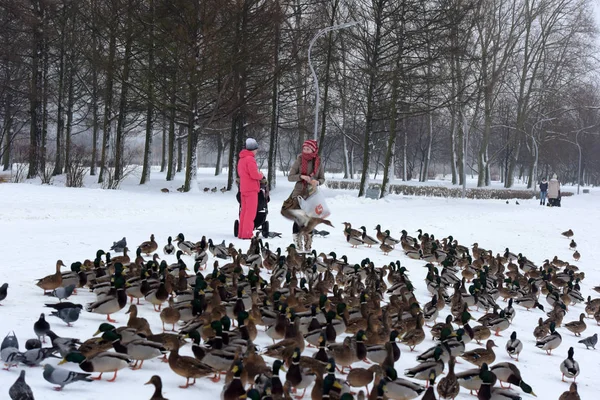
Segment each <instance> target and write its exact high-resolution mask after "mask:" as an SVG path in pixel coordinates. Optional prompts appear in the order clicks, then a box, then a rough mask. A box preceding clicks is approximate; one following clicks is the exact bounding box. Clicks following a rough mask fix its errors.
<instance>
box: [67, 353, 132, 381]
mask: <svg viewBox="0 0 600 400" xmlns="http://www.w3.org/2000/svg"><path fill="white" fill-rule="evenodd" d="M67 362H72V363H75V364H79V368H81V370H82V371H85V372H99V373H100V375H99V376H98V377H97V378H90V379H92V380H94V381H98V380H100V379H102V374H103V373H105V372H114V376H113V377H112V378H111V379H109V380H108V381H107V382H114V381H115V380H116V379H117V372H119V370H121V369H123V368H126V367H128V366H129V364H131V360H130V359H129V358H128V357H127V355H125V354H119V353H113V352H108V351H106V352H102V353H98V354H96V355H95V356H93V357H91V358H89V359H88V358H87V357H85V356H84V355H83V354H81V353H80V352H78V351H74V352H71V353H69V354H67V356H66V357H65V358H64V359H63V360H62V361H60V362H59V363H58V365H62V364H65V363H67Z"/></svg>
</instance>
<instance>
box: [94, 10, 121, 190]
mask: <svg viewBox="0 0 600 400" xmlns="http://www.w3.org/2000/svg"><path fill="white" fill-rule="evenodd" d="M113 11H114V10H113ZM113 17H115V15H114V12H113ZM115 29H116V27H115V26H111V28H110V37H109V44H108V63H107V65H106V82H105V84H106V90H105V95H104V122H103V124H102V130H103V135H102V154H101V156H100V174H99V175H98V183H103V182H104V177H105V176H106V173H107V170H106V168H107V163H108V157H109V149H110V135H111V130H112V119H113V115H112V107H113V85H114V73H115V52H116V47H117V37H116V32H115Z"/></svg>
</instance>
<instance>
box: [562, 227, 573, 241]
mask: <svg viewBox="0 0 600 400" xmlns="http://www.w3.org/2000/svg"><path fill="white" fill-rule="evenodd" d="M561 235H563V236H564V237H566V238H567V239H571V237H573V231H572V230H571V229H569V230H568V231H564V232H563V233H561Z"/></svg>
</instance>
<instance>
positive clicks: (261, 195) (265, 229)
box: [233, 182, 271, 238]
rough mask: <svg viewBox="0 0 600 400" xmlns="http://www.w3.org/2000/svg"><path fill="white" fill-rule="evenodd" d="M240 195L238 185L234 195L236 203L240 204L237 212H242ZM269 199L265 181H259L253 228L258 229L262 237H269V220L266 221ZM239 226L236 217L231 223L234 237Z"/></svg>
mask: <svg viewBox="0 0 600 400" xmlns="http://www.w3.org/2000/svg"><path fill="white" fill-rule="evenodd" d="M241 196H242V195H241V193H240V189H239V186H238V192H237V194H236V195H235V198H236V199H237V201H238V204H239V205H240V209H239V211H238V213H241V212H242V200H241ZM270 200H271V199H270V197H269V188H268V187H267V185H266V183H264V184H263V183H262V182H261V184H260V191H259V192H258V209H257V210H256V217H254V230H260V231H261V232H262V235H263V237H264V238H267V237H269V221H267V215H268V214H269V207H268V203H269V201H270ZM239 228H240V220H239V219H236V220H235V222H234V224H233V234H234V235H235V237H237V235H238V231H239Z"/></svg>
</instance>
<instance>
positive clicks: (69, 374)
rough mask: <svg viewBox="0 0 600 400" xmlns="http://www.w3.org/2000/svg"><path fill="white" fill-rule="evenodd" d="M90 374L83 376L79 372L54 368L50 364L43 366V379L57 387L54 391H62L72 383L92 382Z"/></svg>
mask: <svg viewBox="0 0 600 400" xmlns="http://www.w3.org/2000/svg"><path fill="white" fill-rule="evenodd" d="M91 375H92V374H84V373H81V372H73V371H69V370H68V369H64V368H60V367H54V366H52V365H50V364H44V379H45V380H47V381H48V382H50V383H53V384H55V385H58V386H57V387H55V388H54V390H57V391H58V390H63V388H64V387H65V386H66V385H68V384H70V383H73V382H77V381H84V382H92V379H91V378H90V376H91Z"/></svg>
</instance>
